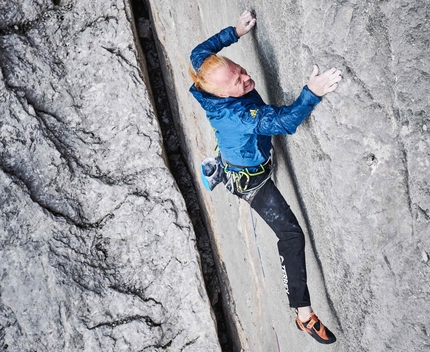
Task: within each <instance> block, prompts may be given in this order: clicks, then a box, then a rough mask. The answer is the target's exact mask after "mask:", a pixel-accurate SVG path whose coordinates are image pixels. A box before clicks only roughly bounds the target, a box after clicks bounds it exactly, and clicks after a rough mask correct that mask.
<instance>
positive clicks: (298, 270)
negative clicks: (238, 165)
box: [235, 175, 311, 308]
mask: <svg viewBox="0 0 430 352" xmlns="http://www.w3.org/2000/svg"><path fill="white" fill-rule="evenodd" d="M259 178H260V180H259ZM263 178H264V175H262V176H261V177H260V176H256V177H253V180H252V181H253V182H252V184H250V187H252V186H253V185H254V184H258V182H259V181H261V179H263ZM235 194H236V195H237V196H238V197H240V198H243V196H242V195H241V194H240V193H238V192H237V191H236V192H235ZM251 207H252V208H253V209H254V210H255V211H256V212H257V213H258V214H259V215H260V216H261V217H262V218H263V220H264V221H265V222H266V223H267V224H268V225H269V226H270V228H271V229H272V230H273V231H274V232H275V234H276V236H277V237H278V239H279V240H278V252H279V256H280V259H281V267H282V270H283V276H284V286H285V289H286V291H287V294H288V299H289V301H290V306H291V307H293V308H298V307H306V306H310V305H311V301H310V296H309V290H308V286H307V277H306V263H305V237H304V234H303V231H302V229H301V227H300V225H299V223H298V221H297V219H296V217H295V215H294V214H293V212H292V211H291V209H290V206H289V205H288V204H287V202H286V201H285V199H284V197H283V196H282V194H281V193H280V192H279V190H278V188H277V187H276V186H275V184H274V183H273V181H272V180H271V179H269V180H268V181H267V182H266V183H265V184H264V186H263V187H262V188H261V189H260V190H259V191H258V192H257V194H256V195H255V196H254V197H253V199H252V200H251Z"/></svg>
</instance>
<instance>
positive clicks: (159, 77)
mask: <svg viewBox="0 0 430 352" xmlns="http://www.w3.org/2000/svg"><path fill="white" fill-rule="evenodd" d="M131 5H132V10H133V15H134V19H135V23H136V26H137V27H138V28H137V32H138V33H139V43H140V45H141V48H142V51H143V53H144V55H145V59H146V67H147V71H148V75H149V83H150V85H151V90H152V95H153V100H154V104H155V110H156V114H157V118H158V121H159V124H160V128H161V133H162V135H163V143H164V148H165V151H166V155H167V158H168V163H169V168H170V171H171V173H172V175H173V177H174V178H175V180H176V183H177V185H178V187H179V189H180V191H181V193H182V195H183V197H184V199H185V203H186V207H187V210H188V214H189V216H190V219H191V221H192V224H193V228H194V232H195V234H196V239H197V248H198V250H199V252H200V258H201V264H202V270H203V278H204V281H205V286H206V291H207V293H208V296H209V300H210V302H211V306H212V309H213V312H214V314H215V317H216V321H217V329H218V338H219V342H220V345H221V349H222V351H225V352H227V351H232V350H233V347H232V341H231V337H230V334H229V330H228V324H227V322H226V318H225V315H224V310H223V295H222V293H221V292H222V289H221V287H220V280H219V277H218V272H217V269H216V266H215V259H214V254H213V251H212V247H211V240H210V236H209V233H208V230H207V228H206V225H205V222H204V219H203V215H202V213H201V211H200V205H199V201H198V196H197V192H196V189H195V187H194V183H193V182H194V181H193V178H192V176H191V173H190V171H189V169H188V166H187V163H186V159H185V157H184V152H183V150H182V148H181V145H180V135H179V133H178V132H177V131H176V126H175V123H174V120H173V118H174V116H173V113H172V110H171V108H170V105H169V100H168V95H167V91H166V88H165V83H164V79H163V73H162V67H161V64H160V60H159V58H158V54H157V47H156V41H155V39H154V35H153V33H152V30H151V22H150V20H151V18H150V14H149V10H148V9H149V7H148V4H147V2H146V0H132V1H131ZM184 89H185V88H184Z"/></svg>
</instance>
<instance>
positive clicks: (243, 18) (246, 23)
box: [236, 10, 257, 38]
mask: <svg viewBox="0 0 430 352" xmlns="http://www.w3.org/2000/svg"><path fill="white" fill-rule="evenodd" d="M255 22H257V19H256V18H255V17H254V16H253V14H252V13H251V12H249V11H248V10H247V11H245V12H244V13H243V14H242V15H240V17H239V19H238V20H237V26H236V33H237V36H238V37H239V38H240V37H241V36H243V35H245V34H246V33H248V32H249V31H250V30H251V28H252V27H254V25H255Z"/></svg>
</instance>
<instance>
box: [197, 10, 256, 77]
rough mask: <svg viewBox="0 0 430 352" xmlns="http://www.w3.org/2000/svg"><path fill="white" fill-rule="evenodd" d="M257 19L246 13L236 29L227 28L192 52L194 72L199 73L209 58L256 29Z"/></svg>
mask: <svg viewBox="0 0 430 352" xmlns="http://www.w3.org/2000/svg"><path fill="white" fill-rule="evenodd" d="M255 22H256V19H255V18H253V16H252V14H251V12H249V11H245V12H244V13H243V14H242V15H241V16H240V17H239V19H238V21H237V26H236V28H234V27H227V28H225V29H223V30H222V31H220V32H219V33H217V34H215V35H213V36H212V37H210V38H209V39H207V40H205V41H204V42H203V43H201V44H199V45H197V46H196V47H195V48H194V49H193V51H192V52H191V56H190V60H191V63H192V65H193V68H194V70H196V71H198V70H199V69H200V67H201V65H202V64H203V61H205V59H206V58H208V57H209V56H211V55H213V54H216V53H218V52H219V51H221V49H223V48H225V47H227V46H230V45H231V44H233V43H236V42H237V41H238V40H239V38H240V37H241V36H243V35H245V34H246V33H248V32H249V31H250V30H251V28H252V27H254V25H255Z"/></svg>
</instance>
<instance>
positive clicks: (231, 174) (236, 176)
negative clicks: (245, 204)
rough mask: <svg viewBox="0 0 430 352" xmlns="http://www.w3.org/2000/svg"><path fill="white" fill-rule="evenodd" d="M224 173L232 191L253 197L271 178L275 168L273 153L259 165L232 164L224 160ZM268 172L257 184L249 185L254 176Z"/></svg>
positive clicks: (228, 189) (227, 187) (228, 186)
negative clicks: (243, 165)
mask: <svg viewBox="0 0 430 352" xmlns="http://www.w3.org/2000/svg"><path fill="white" fill-rule="evenodd" d="M222 162H223V164H224V173H225V175H226V178H227V182H226V184H225V187H226V189H227V191H229V192H230V193H234V191H235V190H236V192H237V193H239V194H241V195H242V196H244V197H246V196H248V197H252V196H254V195H255V194H256V193H257V192H258V190H259V189H260V188H261V187H263V186H264V184H265V183H266V182H267V181H268V180H269V179H270V177H271V176H272V173H273V170H274V164H273V162H272V154H270V156H269V158H268V159H267V160H266V161H265V162H264V163H262V164H260V165H259V166H257V167H242V166H238V165H233V164H230V163H229V162H228V161H226V160H223V159H222ZM265 173H266V177H265V178H264V179H263V180H261V182H259V183H258V184H257V185H255V186H253V187H249V186H250V183H251V179H252V177H255V176H259V175H263V174H265Z"/></svg>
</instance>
